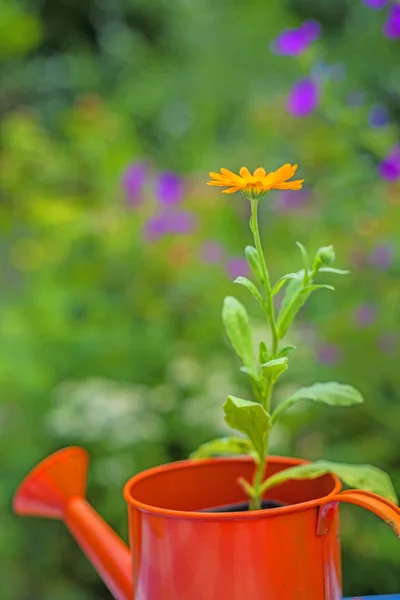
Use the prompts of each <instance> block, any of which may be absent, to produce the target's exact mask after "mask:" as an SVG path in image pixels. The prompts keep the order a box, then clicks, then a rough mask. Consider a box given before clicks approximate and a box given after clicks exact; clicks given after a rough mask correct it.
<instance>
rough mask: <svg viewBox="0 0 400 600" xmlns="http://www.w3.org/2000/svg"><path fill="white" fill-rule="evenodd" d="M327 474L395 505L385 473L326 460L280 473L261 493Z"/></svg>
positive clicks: (376, 468) (393, 494)
mask: <svg viewBox="0 0 400 600" xmlns="http://www.w3.org/2000/svg"><path fill="white" fill-rule="evenodd" d="M327 473H333V474H334V475H337V476H338V477H339V478H340V479H341V480H342V481H343V483H344V484H345V485H347V486H349V487H351V488H356V489H360V490H365V491H368V492H373V493H374V494H379V495H380V496H383V497H384V498H387V499H388V500H390V501H391V502H394V503H396V504H397V502H398V500H397V496H396V492H395V490H394V487H393V484H392V482H391V480H390V477H389V475H388V474H387V473H385V472H384V471H382V470H381V469H378V467H373V466H372V465H347V464H345V463H335V462H330V461H328V460H319V461H317V462H315V463H311V464H307V465H298V466H296V467H291V468H289V469H285V470H284V471H280V472H279V473H276V475H273V476H272V477H270V478H269V479H267V480H266V481H265V483H264V484H263V486H262V492H265V491H266V490H268V489H270V488H272V487H275V486H276V485H280V484H281V483H283V482H284V481H288V480H289V479H316V478H317V477H321V476H322V475H326V474H327Z"/></svg>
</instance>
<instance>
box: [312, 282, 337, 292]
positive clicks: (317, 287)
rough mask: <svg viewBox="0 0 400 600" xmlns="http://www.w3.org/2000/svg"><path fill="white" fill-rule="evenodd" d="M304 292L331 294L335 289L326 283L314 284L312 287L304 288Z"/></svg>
mask: <svg viewBox="0 0 400 600" xmlns="http://www.w3.org/2000/svg"><path fill="white" fill-rule="evenodd" d="M305 289H306V291H308V292H314V291H315V290H323V289H326V290H331V291H332V292H334V291H335V288H334V287H333V285H327V284H326V283H314V284H313V285H308V286H307V287H306V288H305Z"/></svg>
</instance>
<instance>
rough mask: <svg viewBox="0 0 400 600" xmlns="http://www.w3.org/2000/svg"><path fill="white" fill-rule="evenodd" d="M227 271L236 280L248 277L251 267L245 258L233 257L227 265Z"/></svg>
mask: <svg viewBox="0 0 400 600" xmlns="http://www.w3.org/2000/svg"><path fill="white" fill-rule="evenodd" d="M226 270H227V272H228V275H229V277H231V278H232V279H236V277H240V276H246V275H247V274H248V272H249V266H248V264H247V261H246V260H245V259H244V258H238V257H232V258H230V259H229V260H228V262H227V263H226Z"/></svg>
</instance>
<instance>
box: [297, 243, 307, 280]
mask: <svg viewBox="0 0 400 600" xmlns="http://www.w3.org/2000/svg"><path fill="white" fill-rule="evenodd" d="M296 246H297V247H298V248H300V252H301V255H302V257H303V262H304V269H305V272H306V273H308V253H307V250H306V249H305V248H304V246H303V244H301V243H300V242H296Z"/></svg>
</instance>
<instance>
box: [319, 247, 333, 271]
mask: <svg viewBox="0 0 400 600" xmlns="http://www.w3.org/2000/svg"><path fill="white" fill-rule="evenodd" d="M334 260H335V251H334V250H333V246H323V247H322V248H320V249H319V250H318V252H317V256H316V257H315V262H316V264H318V266H319V267H320V266H328V265H331V264H332V263H333V261H334Z"/></svg>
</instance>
